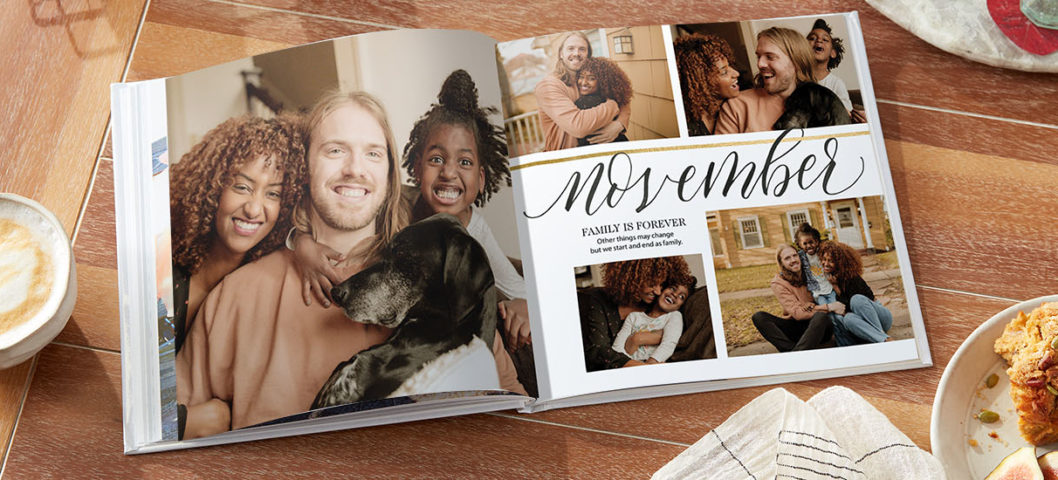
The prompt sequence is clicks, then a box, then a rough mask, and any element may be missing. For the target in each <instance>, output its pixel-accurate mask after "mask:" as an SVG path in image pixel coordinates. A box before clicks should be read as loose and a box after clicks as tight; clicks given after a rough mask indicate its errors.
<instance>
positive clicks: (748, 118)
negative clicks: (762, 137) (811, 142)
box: [716, 88, 786, 135]
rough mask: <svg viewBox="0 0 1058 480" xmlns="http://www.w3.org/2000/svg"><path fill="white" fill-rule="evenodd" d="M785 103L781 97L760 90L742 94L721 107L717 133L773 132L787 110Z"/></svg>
mask: <svg viewBox="0 0 1058 480" xmlns="http://www.w3.org/2000/svg"><path fill="white" fill-rule="evenodd" d="M785 102H786V100H785V99H784V98H782V97H781V96H779V95H768V94H767V93H766V92H765V91H764V90H762V89H760V88H754V89H753V90H747V91H745V92H742V94H741V95H739V96H737V97H735V98H732V99H729V100H728V101H726V102H724V105H723V106H721V107H720V115H719V116H718V117H717V118H716V133H717V134H718V135H719V134H724V133H745V132H765V131H768V130H772V126H773V125H775V121H776V120H778V119H779V117H781V116H782V114H783V112H784V111H785V110H786V103H785Z"/></svg>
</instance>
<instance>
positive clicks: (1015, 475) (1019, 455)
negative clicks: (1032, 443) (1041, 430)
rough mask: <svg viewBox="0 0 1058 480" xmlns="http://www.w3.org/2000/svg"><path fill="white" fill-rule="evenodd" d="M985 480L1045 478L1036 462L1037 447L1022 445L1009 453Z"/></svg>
mask: <svg viewBox="0 0 1058 480" xmlns="http://www.w3.org/2000/svg"><path fill="white" fill-rule="evenodd" d="M985 480H1043V472H1041V471H1040V465H1039V464H1038V463H1036V447H1021V448H1019V449H1017V450H1014V453H1011V454H1010V455H1007V458H1004V459H1003V461H1002V462H999V465H998V466H996V468H995V469H994V470H992V473H989V474H988V476H987V477H985Z"/></svg>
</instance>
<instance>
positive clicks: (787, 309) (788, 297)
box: [753, 245, 832, 352]
mask: <svg viewBox="0 0 1058 480" xmlns="http://www.w3.org/2000/svg"><path fill="white" fill-rule="evenodd" d="M775 261H776V263H778V264H779V272H778V273H776V274H775V277H774V278H772V279H771V291H772V292H773V293H775V298H776V300H778V301H779V305H780V306H781V307H782V310H783V312H782V316H781V317H779V316H776V315H772V314H771V313H768V312H757V313H754V314H753V326H755V327H757V330H758V331H759V332H760V334H761V336H762V337H764V339H765V340H767V341H768V342H769V343H771V344H772V345H774V346H775V348H776V349H777V350H779V351H780V352H789V351H796V350H808V349H812V348H818V347H819V346H820V345H822V344H823V343H824V342H826V341H827V340H829V339H830V335H831V330H832V327H831V324H830V317H829V316H828V315H827V314H828V313H830V306H829V305H816V304H815V302H814V301H813V299H812V294H811V292H809V291H808V287H806V286H805V276H804V272H802V269H801V257H800V256H799V255H798V254H797V249H795V248H794V247H791V246H789V245H779V248H778V249H776V251H775Z"/></svg>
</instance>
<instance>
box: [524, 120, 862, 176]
mask: <svg viewBox="0 0 1058 480" xmlns="http://www.w3.org/2000/svg"><path fill="white" fill-rule="evenodd" d="M870 134H871V131H870V130H867V131H863V132H849V133H839V134H836V135H814V136H810V137H785V138H783V139H782V140H781V141H780V143H786V142H801V141H808V140H820V139H824V138H842V137H858V136H862V135H870ZM763 143H775V140H774V139H772V140H768V139H764V140H745V141H742V142H726V143H714V144H710V145H675V146H671V147H653V148H637V149H634V150H621V152H622V153H629V154H631V153H654V152H673V151H679V150H698V149H703V150H704V149H709V148H722V147H741V146H745V145H760V144H763ZM614 153H615V152H599V153H588V154H584V155H577V156H575V157H564V158H556V159H554V160H540V161H537V162H530V163H525V164H522V165H515V166H513V167H510V169H511V171H515V170H521V169H523V168H529V167H538V166H542V165H551V164H555V163H564V162H572V161H574V160H583V159H585V158H594V157H605V156H608V155H613V154H614Z"/></svg>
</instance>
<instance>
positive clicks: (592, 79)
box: [573, 57, 632, 147]
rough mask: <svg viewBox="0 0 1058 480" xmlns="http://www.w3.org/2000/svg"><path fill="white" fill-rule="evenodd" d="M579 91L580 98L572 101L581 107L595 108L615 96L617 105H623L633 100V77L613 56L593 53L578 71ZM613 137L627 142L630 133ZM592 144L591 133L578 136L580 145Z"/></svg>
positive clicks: (583, 108) (584, 108) (585, 108)
mask: <svg viewBox="0 0 1058 480" xmlns="http://www.w3.org/2000/svg"><path fill="white" fill-rule="evenodd" d="M577 92H578V93H579V94H580V98H578V99H577V100H576V101H574V102H573V104H574V105H576V106H577V108H579V109H581V110H587V109H589V108H595V107H596V106H598V105H602V104H603V103H605V102H606V101H607V100H613V101H615V102H617V106H619V107H621V108H624V107H626V106H628V104H629V103H631V101H632V81H631V80H629V79H628V75H627V74H625V72H624V70H621V67H619V66H617V63H615V62H614V61H613V60H610V59H608V58H602V57H592V58H589V59H587V60H585V61H584V66H583V67H581V68H580V71H578V72H577ZM616 118H617V117H616V116H615V117H614V119H615V120H616ZM613 141H614V142H627V141H628V137H626V136H625V134H624V132H621V133H620V134H618V135H617V138H615V139H613ZM590 144H591V142H590V141H588V137H581V138H578V139H577V146H578V147H583V146H585V145H590Z"/></svg>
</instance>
